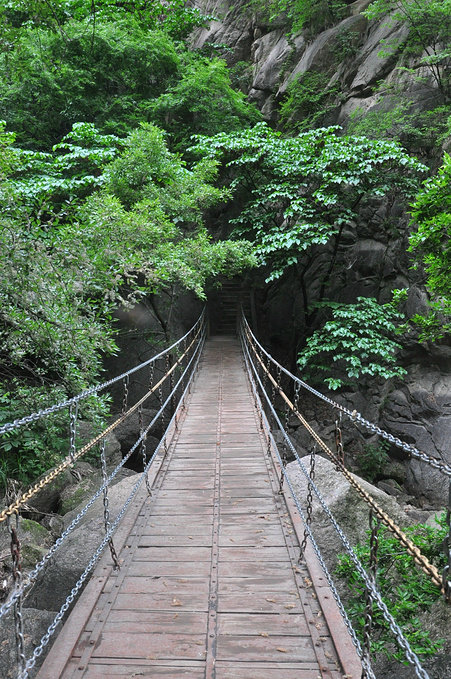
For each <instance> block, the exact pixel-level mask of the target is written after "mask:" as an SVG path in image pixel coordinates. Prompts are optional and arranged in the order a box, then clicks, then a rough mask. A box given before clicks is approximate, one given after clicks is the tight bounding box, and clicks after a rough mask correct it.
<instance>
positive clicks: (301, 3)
mask: <svg viewBox="0 0 451 679" xmlns="http://www.w3.org/2000/svg"><path fill="white" fill-rule="evenodd" d="M347 5H348V3H347V2H346V0H269V2H268V3H267V4H266V5H265V7H264V8H262V6H261V3H256V2H254V3H252V6H253V7H255V9H256V10H257V11H262V9H263V11H266V13H267V14H268V16H269V17H270V18H271V19H275V18H276V17H279V16H280V15H281V14H285V16H286V17H287V19H288V21H289V23H290V25H291V30H292V32H293V33H298V32H299V31H301V30H303V29H304V28H306V29H308V30H310V31H311V32H312V33H313V34H317V33H320V32H321V31H323V30H325V29H326V28H329V26H333V25H334V24H336V23H338V22H339V21H341V20H342V19H343V18H344V17H345V16H346V10H347Z"/></svg>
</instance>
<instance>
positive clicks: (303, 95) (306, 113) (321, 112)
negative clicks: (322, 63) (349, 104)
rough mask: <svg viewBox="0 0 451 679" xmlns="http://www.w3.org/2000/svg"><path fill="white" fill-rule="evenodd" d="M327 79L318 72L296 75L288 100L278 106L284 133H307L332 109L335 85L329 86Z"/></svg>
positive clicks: (336, 89) (289, 90)
mask: <svg viewBox="0 0 451 679" xmlns="http://www.w3.org/2000/svg"><path fill="white" fill-rule="evenodd" d="M329 79H330V78H329V76H328V75H327V74H325V73H318V72H317V71H307V72H306V73H301V74H299V75H298V76H297V77H296V78H295V79H294V80H293V81H292V82H291V83H290V84H289V85H288V88H287V98H286V99H285V100H284V101H283V103H282V105H281V107H280V119H281V122H282V124H283V126H284V129H285V130H287V131H296V132H303V131H307V130H310V129H311V128H313V127H318V125H319V124H320V123H321V122H322V121H323V120H324V118H325V116H326V115H327V113H328V111H330V110H331V109H333V107H334V105H335V99H336V96H337V94H338V86H333V87H328V86H327V83H328V82H329Z"/></svg>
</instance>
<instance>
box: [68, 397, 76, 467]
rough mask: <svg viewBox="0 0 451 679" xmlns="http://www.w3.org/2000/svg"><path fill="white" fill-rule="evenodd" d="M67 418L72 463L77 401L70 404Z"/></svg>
mask: <svg viewBox="0 0 451 679" xmlns="http://www.w3.org/2000/svg"><path fill="white" fill-rule="evenodd" d="M69 418H70V424H69V432H70V440H69V455H70V459H71V460H72V463H73V462H74V461H75V453H76V446H75V438H76V436H77V418H78V401H77V402H76V403H71V404H70V407H69Z"/></svg>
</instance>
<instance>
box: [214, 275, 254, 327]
mask: <svg viewBox="0 0 451 679" xmlns="http://www.w3.org/2000/svg"><path fill="white" fill-rule="evenodd" d="M241 305H243V308H244V313H245V315H246V318H248V319H250V318H251V315H252V313H251V312H252V309H251V291H250V289H249V288H244V287H243V283H242V281H240V280H239V279H232V280H227V281H224V282H223V283H222V285H221V287H220V288H217V289H215V290H214V291H212V292H211V293H210V295H209V296H208V310H209V317H210V334H211V335H236V327H237V319H238V314H239V310H240V306H241Z"/></svg>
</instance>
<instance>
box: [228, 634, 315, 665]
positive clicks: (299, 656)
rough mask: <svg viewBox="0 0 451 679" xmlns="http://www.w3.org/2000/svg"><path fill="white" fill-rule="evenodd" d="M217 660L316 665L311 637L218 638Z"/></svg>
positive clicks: (229, 636)
mask: <svg viewBox="0 0 451 679" xmlns="http://www.w3.org/2000/svg"><path fill="white" fill-rule="evenodd" d="M217 659H218V661H220V660H229V661H231V660H233V661H234V662H237V661H238V662H239V661H246V662H252V661H254V662H255V661H258V662H260V663H262V662H274V661H275V662H302V663H313V664H314V663H315V662H316V656H315V652H314V650H313V644H312V640H311V638H310V637H309V636H303V637H301V636H299V637H292V636H270V637H262V636H244V635H243V636H241V635H240V636H238V635H237V636H232V635H219V636H218V650H217Z"/></svg>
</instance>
